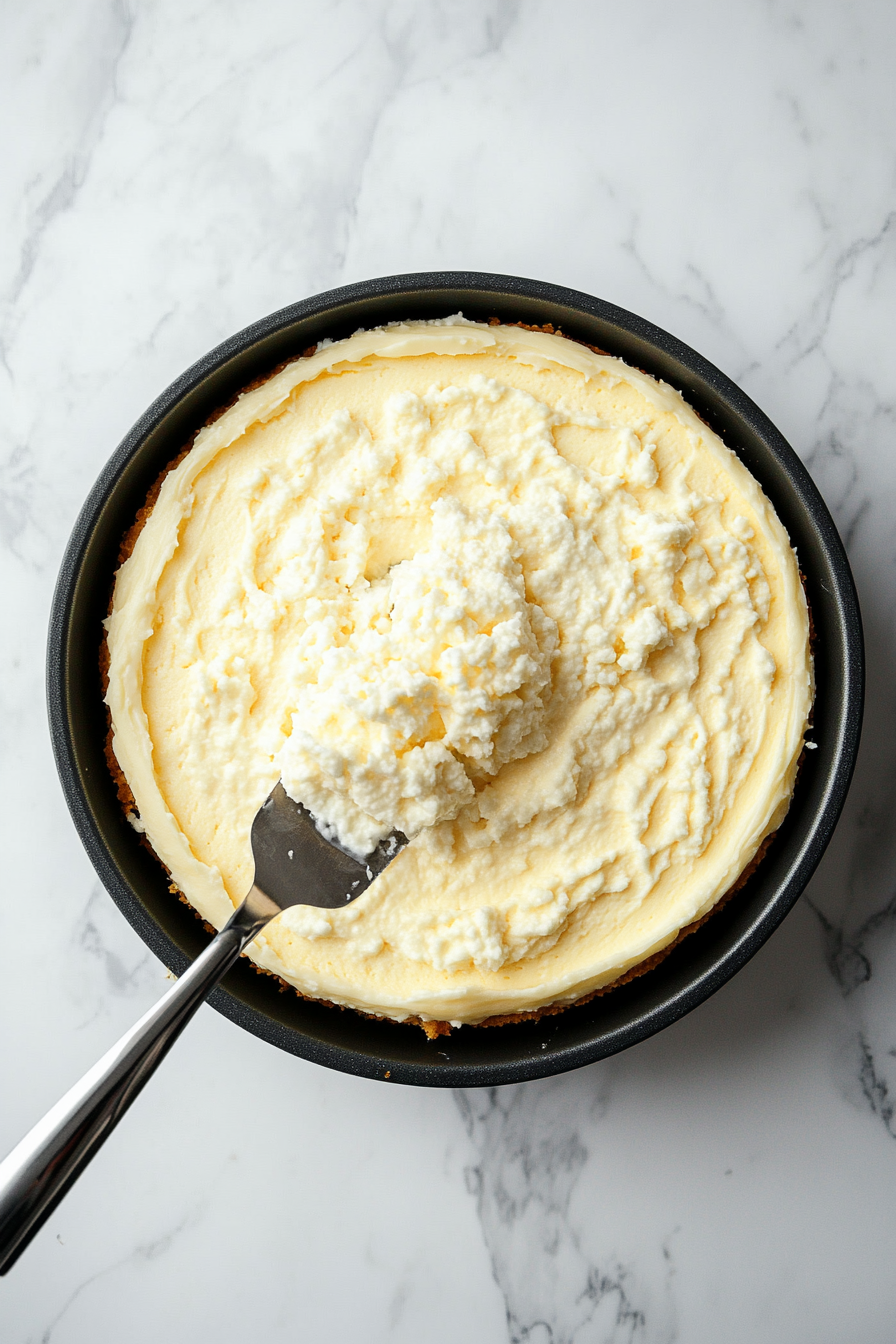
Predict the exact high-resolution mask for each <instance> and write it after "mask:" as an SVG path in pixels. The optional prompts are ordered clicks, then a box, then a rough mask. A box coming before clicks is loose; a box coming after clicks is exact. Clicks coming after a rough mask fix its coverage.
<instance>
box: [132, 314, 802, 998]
mask: <svg viewBox="0 0 896 1344" xmlns="http://www.w3.org/2000/svg"><path fill="white" fill-rule="evenodd" d="M107 626H108V643H109V652H110V679H109V690H108V696H107V700H108V704H109V707H110V710H111V714H112V723H113V730H114V750H115V754H116V757H117V759H118V761H119V764H120V765H121V768H122V770H123V771H124V774H125V776H126V778H127V780H128V783H129V784H130V786H131V789H132V791H133V794H134V798H135V800H136V805H137V809H138V815H136V816H134V817H133V821H134V824H135V825H136V826H137V827H138V829H145V831H146V834H147V836H148V838H149V839H150V841H151V843H152V845H153V847H154V849H155V851H156V853H157V854H158V855H159V857H160V858H161V859H162V860H163V861H164V862H165V863H166V864H167V866H168V867H169V868H170V870H171V873H172V876H173V879H174V881H175V882H176V883H177V885H178V887H179V888H180V889H181V890H182V891H183V892H184V893H185V894H186V895H187V896H188V898H189V899H190V901H191V902H192V904H193V905H194V906H195V907H196V909H197V910H199V911H200V912H201V914H202V915H203V916H205V918H207V919H209V920H210V921H211V922H212V923H214V924H215V925H216V927H219V928H220V927H221V926H222V924H223V923H224V922H225V921H226V919H227V918H228V917H229V915H230V913H231V911H232V909H233V907H234V905H236V904H237V903H238V902H239V901H240V900H241V899H242V897H243V896H244V895H245V893H246V891H247V890H248V888H249V886H250V884H251V881H252V873H253V867H252V856H251V850H250V847H249V828H250V825H251V822H252V818H253V816H254V814H255V812H256V810H257V809H258V807H259V805H260V804H261V802H262V801H263V800H264V798H265V797H266V795H267V794H268V792H269V791H270V790H271V788H272V787H273V785H274V784H275V783H276V781H277V779H278V778H279V777H281V775H282V777H283V779H284V782H285V783H286V786H287V788H288V789H289V791H290V792H292V793H293V794H294V796H296V797H299V798H301V800H302V801H303V802H305V803H306V804H307V805H308V806H309V807H310V808H311V810H312V811H314V812H315V814H316V815H317V816H318V817H319V818H320V819H321V822H322V824H323V825H325V826H326V827H328V828H329V830H330V831H331V832H335V833H336V834H338V836H339V838H340V839H341V840H342V841H343V842H344V843H347V844H348V845H349V846H350V847H352V848H354V849H355V850H356V852H359V853H363V852H366V851H368V850H369V849H370V848H372V846H373V845H374V844H376V842H377V840H378V839H379V837H380V836H382V835H384V834H387V833H388V832H389V831H390V830H391V829H392V828H393V827H395V826H398V827H400V828H401V829H404V830H405V831H406V833H407V834H409V835H412V836H413V838H412V840H411V843H410V844H409V845H408V846H407V848H406V849H404V850H403V851H402V852H401V853H400V854H399V855H398V857H397V858H396V859H395V860H394V861H393V863H392V864H391V865H390V866H389V867H388V868H387V869H386V871H385V872H384V873H383V874H382V875H381V876H380V877H379V878H377V880H376V881H375V882H374V883H373V884H372V886H371V887H370V888H369V889H368V891H367V892H365V893H364V895H363V896H361V897H360V898H359V899H358V900H356V901H355V902H353V903H352V904H351V905H349V906H347V907H346V908H345V909H340V910H337V911H320V910H316V909H313V908H311V907H302V906H299V907H294V908H293V909H291V910H288V911H286V912H285V913H284V914H282V915H281V916H279V917H278V919H277V920H275V921H274V922H273V923H272V924H271V925H269V926H268V928H267V929H266V930H265V932H264V933H263V934H262V935H261V936H260V937H259V938H258V939H257V941H256V942H255V943H254V944H253V945H252V949H251V953H252V956H253V957H254V958H255V959H256V961H257V962H258V963H259V964H260V965H262V966H265V967H267V968H268V969H270V970H272V971H274V972H276V973H277V974H278V975H281V976H283V977H284V978H285V979H286V980H288V981H290V982H291V983H292V984H294V985H295V986H296V987H297V988H298V989H300V990H301V991H302V992H303V993H306V994H310V995H313V996H315V997H318V998H323V999H329V1000H332V1001H333V1002H336V1003H341V1004H349V1005H351V1006H354V1007H357V1008H360V1009H362V1010H365V1011H369V1012H374V1013H381V1014H384V1015H386V1016H389V1017H394V1018H397V1019H403V1018H406V1017H410V1016H419V1017H421V1018H423V1019H424V1020H448V1021H451V1022H455V1023H456V1022H477V1021H481V1020H482V1019H483V1018H486V1017H489V1016H492V1015H495V1014H502V1013H514V1012H519V1011H524V1010H527V1009H533V1008H537V1007H541V1006H544V1005H546V1004H552V1003H558V1002H571V1001H574V1000H575V999H577V998H580V997H582V996H583V995H585V994H588V993H589V992H590V991H591V990H593V989H596V988H599V987H600V986H602V985H606V984H608V983H610V982H612V981H614V980H616V979H617V978H618V977H619V976H620V975H621V974H623V973H624V972H625V971H626V970H628V969H629V968H630V967H632V966H635V965H637V964H638V963H639V962H641V961H643V960H644V959H645V958H647V957H649V956H651V955H652V954H653V953H655V952H657V951H659V950H660V949H662V948H663V947H665V946H666V945H667V944H668V943H669V942H671V941H672V940H673V939H674V938H675V936H676V934H677V933H678V932H679V930H680V929H681V928H682V927H684V926H685V925H687V924H690V923H691V922H693V921H694V920H695V919H698V918H699V917H700V916H701V915H703V914H705V913H706V912H707V911H708V910H710V909H711V908H712V906H713V905H714V904H715V902H716V901H717V900H718V899H719V898H720V897H721V896H722V895H724V893H725V892H726V891H727V890H728V889H729V888H730V887H731V885H732V884H733V883H734V882H735V881H736V879H737V877H738V876H739V874H740V873H741V872H742V871H743V869H744V868H745V866H746V865H747V864H748V863H749V861H750V859H751V858H752V857H753V855H754V854H755V853H756V850H757V848H758V846H759V844H760V842H761V841H762V839H763V838H764V837H765V836H766V835H767V834H768V833H769V832H770V831H772V830H774V829H775V827H776V826H777V825H778V824H779V823H780V821H781V819H782V817H783V815H784V813H785V812H786V810H787V806H788V803H789V799H790V795H791V792H792V789H793V783H794V777H795V772H796V764H797V760H798V757H799V754H800V751H801V748H802V744H803V734H804V731H805V727H806V722H807V718H808V714H809V709H810V705H811V700H812V689H813V688H812V667H811V657H810V651H809V638H808V617H807V611H806V603H805V598H804V596H803V591H802V587H801V584H800V581H799V574H798V570H797V563H796V558H795V556H794V553H793V551H792V549H791V547H790V544H789V542H788V538H787V535H786V533H785V531H784V529H783V527H782V526H781V524H780V522H779V521H778V519H777V517H776V516H775V514H774V512H773V510H772V508H771V505H770V504H769V502H768V500H767V499H766V498H765V496H764V494H763V493H762V491H761V490H760V488H759V486H758V484H757V483H756V481H755V480H754V479H753V477H752V476H750V474H749V473H748V472H747V471H746V469H745V468H744V467H743V466H742V465H741V463H740V462H739V461H738V459H737V458H736V457H735V456H734V455H733V454H732V453H731V452H730V451H729V450H728V449H727V448H726V447H725V446H724V444H723V443H722V442H721V441H720V440H719V439H718V438H717V436H716V435H715V434H713V433H712V431H710V430H709V429H708V428H707V427H706V425H704V424H703V423H702V422H701V421H700V420H699V419H698V417H697V416H696V415H695V414H694V412H693V411H692V410H691V409H690V408H689V407H688V406H687V405H686V403H685V402H684V401H683V400H682V398H681V397H680V395H679V394H678V393H677V392H675V391H673V390H672V389H671V388H669V387H667V386H665V385H664V384H661V383H658V382H656V381H655V380H653V379H651V378H649V377H647V376H646V375H644V374H641V373H639V372H637V371H636V370H633V369H631V368H628V367H627V366H626V365H625V364H623V363H622V362H621V361H620V360H617V359H613V358H610V357H608V356H602V355H596V354H593V353H592V352H591V351H589V350H587V349H586V348H585V347H583V346H580V345H577V344H575V343H573V342H571V341H567V340H565V339H563V338H561V337H558V336H552V335H548V334H544V333H538V332H526V331H523V330H519V329H515V328H508V327H486V326H481V325H478V324H473V323H467V322H465V321H463V319H460V318H457V319H451V320H449V321H448V322H438V323H415V324H408V325H397V326H393V327H388V328H385V329H383V330H380V331H373V332H367V333H361V334H359V335H357V336H353V337H351V338H350V339H349V340H346V341H341V342H338V343H335V344H329V345H326V346H325V348H319V349H318V352H317V353H316V354H315V355H313V356H312V357H311V358H308V359H300V360H297V361H296V362H295V363H293V364H291V365H289V366H288V367H287V368H286V369H284V370H283V371H282V372H281V373H279V374H277V375H276V376H274V377H273V378H271V379H269V380H268V382H266V383H265V384H264V385H263V386H262V387H260V388H258V389H256V390H254V391H252V392H249V393H246V394H244V395H243V396H242V397H241V398H240V399H239V401H238V402H237V403H236V405H235V406H233V407H232V408H231V409H230V410H229V411H228V412H227V413H226V414H225V415H223V416H222V417H221V418H220V419H219V420H217V421H216V422H215V423H214V424H212V425H211V426H210V427H208V428H206V429H204V430H203V431H202V432H201V433H200V435H199V436H198V438H197V440H196V443H195V445H194V447H193V449H192V450H191V452H190V453H189V454H188V456H187V457H186V458H185V459H184V461H183V462H182V463H181V464H180V466H178V467H177V468H176V469H175V470H174V471H172V472H170V473H169V475H168V476H167V477H166V479H165V482H164V484H163V486H162V490H161V493H160V495H159V498H158V501H157V503H156V505H155V507H154V509H153V512H152V514H151V516H150V518H149V520H148V522H147V523H146V525H145V527H144V528H143V531H142V532H141V534H140V536H139V538H138V540H137V543H136V545H135V547H134V551H133V554H132V555H131V557H130V558H129V559H128V560H127V562H126V563H125V564H124V565H123V566H122V568H121V570H120V571H119V573H118V577H117V581H116V587H115V596H114V603H113V610H112V614H111V616H110V618H109V620H108V622H107Z"/></svg>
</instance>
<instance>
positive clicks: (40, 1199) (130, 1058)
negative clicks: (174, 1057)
mask: <svg viewBox="0 0 896 1344" xmlns="http://www.w3.org/2000/svg"><path fill="white" fill-rule="evenodd" d="M254 931H255V930H253V929H252V928H248V929H247V928H246V927H245V926H243V925H241V924H240V923H238V922H237V921H236V916H234V919H233V920H231V922H230V923H229V924H228V925H227V926H226V927H225V928H224V929H222V930H221V932H220V933H219V934H218V935H217V937H216V938H215V939H214V940H213V942H212V943H211V944H210V945H209V946H208V947H207V948H206V949H205V951H204V952H202V953H201V955H200V956H199V957H198V958H197V959H196V961H194V962H193V965H192V966H191V967H190V968H189V970H188V971H186V972H185V973H184V974H183V975H182V976H181V977H180V979H179V980H178V982H177V984H175V985H173V986H172V987H171V989H169V990H168V993H167V994H166V995H165V996H164V997H163V998H162V999H160V1000H159V1002H158V1003H157V1004H156V1005H155V1007H153V1008H150V1010H149V1012H148V1013H146V1014H145V1015H144V1016H143V1017H141V1019H140V1021H139V1022H138V1023H137V1025H136V1026H135V1027H132V1028H131V1030H130V1031H128V1032H126V1033H125V1035H124V1036H122V1038H121V1040H120V1041H119V1042H118V1044H117V1045H113V1047H112V1049H111V1050H109V1051H107V1052H106V1054H105V1055H103V1057H102V1059H101V1060H100V1061H99V1062H98V1063H97V1064H94V1066H93V1068H92V1069H90V1070H88V1072H87V1073H85V1075H84V1077H83V1078H82V1079H81V1081H80V1082H78V1083H76V1084H75V1086H74V1087H73V1088H71V1089H70V1090H69V1091H68V1092H66V1094H65V1096H64V1097H63V1098H62V1099H61V1101H58V1102H57V1103H56V1105H55V1106H54V1107H53V1108H52V1110H50V1111H48V1112H47V1114H46V1115H45V1116H44V1118H43V1119H42V1120H39V1121H38V1123H37V1124H36V1125H35V1126H34V1128H33V1129H32V1130H31V1131H30V1133H28V1134H26V1135H25V1137H24V1139H22V1141H21V1142H20V1143H18V1144H17V1145H16V1147H15V1148H13V1150H12V1152H11V1153H10V1154H9V1156H8V1157H7V1158H6V1159H5V1160H4V1161H3V1162H2V1163H0V1274H5V1273H6V1272H7V1270H8V1269H10V1268H11V1266H12V1265H13V1264H14V1263H15V1261H16V1260H17V1259H18V1257H19V1256H20V1255H21V1253H22V1251H23V1250H24V1249H25V1247H26V1246H27V1245H28V1243H29V1242H30V1241H31V1238H32V1237H33V1236H34V1235H35V1233H36V1232H37V1231H38V1230H39V1229H40V1228H41V1227H42V1226H43V1224H44V1222H45V1221H46V1219H47V1218H49V1216H50V1214H51V1213H52V1212H53V1210H54V1209H55V1208H56V1205H57V1204H58V1203H59V1201H60V1200H61V1199H62V1197H63V1195H65V1194H66V1193H67V1192H68V1190H69V1189H70V1188H71V1186H72V1185H74V1183H75V1181H76V1180H77V1179H78V1177H79V1176H80V1174H81V1172H82V1171H83V1170H84V1168H85V1167H86V1166H87V1164H88V1162H89V1161H90V1160H91V1158H92V1157H93V1156H94V1154H95V1153H96V1152H98V1150H99V1149H100V1147H101V1146H102V1144H103V1143H104V1142H105V1141H106V1139H107V1138H108V1137H109V1135H110V1134H111V1133H112V1130H113V1129H114V1128H115V1126H116V1125H117V1124H118V1122H119V1120H120V1119H121V1117H122V1116H123V1115H124V1113H125V1111H126V1110H127V1109H128V1107H129V1106H130V1104H131V1102H132V1101H133V1100H134V1098H135V1097H136V1096H137V1094H138V1093H139V1092H140V1090H141V1089H142V1087H143V1086H144V1084H145V1083H146V1082H148V1080H149V1078H150V1077H151V1076H152V1074H153V1073H154V1072H155V1070H156V1068H157V1067H158V1065H159V1064H160V1063H161V1061H162V1060H163V1059H164V1057H165V1055H166V1054H167V1053H168V1051H169V1050H170V1049H171V1046H172V1045H173V1044H174V1042H175V1041H176V1040H177V1038H178V1036H179V1035H180V1033H181V1032H182V1031H183V1029H184V1027H185V1026H186V1025H187V1023H188V1022H189V1021H190V1019H191V1017H192V1016H193V1014H194V1013H195V1012H196V1010H197V1009H198V1008H199V1006H200V1005H201V1003H202V1002H203V1000H204V999H205V998H206V997H207V995H208V994H209V993H210V992H211V990H212V989H214V987H215V985H216V984H217V983H218V981H219V980H220V979H221V977H222V976H223V975H224V974H225V972H226V971H227V970H228V969H229V968H230V967H231V966H232V965H233V963H234V962H235V961H236V959H237V957H238V956H239V954H240V952H241V951H242V950H243V948H244V947H245V945H246V943H248V942H249V941H250V939H251V938H252V937H253V935H254Z"/></svg>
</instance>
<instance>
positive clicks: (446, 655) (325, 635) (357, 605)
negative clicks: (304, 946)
mask: <svg viewBox="0 0 896 1344" xmlns="http://www.w3.org/2000/svg"><path fill="white" fill-rule="evenodd" d="M519 554H520V547H519V545H518V544H517V543H516V542H514V540H513V538H512V537H511V535H510V533H509V532H508V530H507V527H506V525H505V524H504V522H503V521H502V520H501V519H500V518H496V517H494V516H493V515H490V514H489V513H486V512H483V511H482V510H478V511H473V510H467V509H465V508H464V507H463V506H462V505H461V504H459V503H458V502H457V501H456V500H453V499H437V500H436V501H435V502H434V503H433V505H432V540H431V542H430V544H429V546H427V547H426V548H425V549H424V550H422V551H420V552H418V553H417V554H416V555H415V556H413V557H412V558H411V559H408V560H403V561H400V562H399V563H398V564H396V565H394V566H393V567H392V568H391V569H390V570H389V572H388V573H387V574H386V575H385V576H384V577H383V578H380V579H375V580H374V581H373V582H372V583H370V582H367V581H366V580H362V582H361V584H360V585H357V586H356V587H355V588H354V589H352V590H348V591H347V592H346V594H345V600H344V602H342V603H340V604H338V607H339V609H338V610H336V611H332V612H330V613H328V616H327V618H326V620H325V622H324V626H325V628H322V626H321V625H316V626H315V627H313V628H312V630H311V631H310V632H309V634H308V635H307V636H306V638H305V640H304V641H303V643H302V646H301V647H300V650H299V657H298V666H297V669H296V692H295V698H296V701H297V705H298V708H297V709H296V711H295V712H294V713H293V715H292V731H291V733H290V736H289V738H288V740H287V742H286V744H285V745H284V747H283V748H282V749H281V751H280V754H279V757H278V761H279V765H280V771H281V776H282V780H283V786H284V788H285V789H286V791H287V792H288V793H289V794H290V795H291V797H293V798H295V799H296V800H297V801H299V802H302V803H304V804H305V806H306V807H307V808H308V809H309V811H311V812H312V813H313V814H314V815H315V817H316V819H317V821H318V824H319V825H321V828H322V829H323V830H324V831H325V833H332V834H333V835H334V837H335V838H336V839H337V840H338V841H339V842H340V844H342V845H344V846H345V847H346V848H348V849H351V850H353V851H354V852H356V853H358V854H367V853H369V852H370V851H371V850H372V849H374V848H375V846H376V844H377V843H378V842H379V841H380V840H382V839H383V838H385V836H387V835H388V834H389V833H390V831H392V830H399V831H403V832H404V834H405V835H407V836H409V837H411V836H414V835H416V834H417V833H418V831H420V830H421V829H422V828H423V827H424V826H432V825H434V824H435V823H436V822H440V821H448V820H452V819H453V818H454V817H456V816H457V814H458V812H459V811H460V809H461V807H463V805H464V804H465V803H469V802H470V801H471V800H472V799H473V798H474V797H475V788H474V781H475V780H477V779H481V778H483V777H488V776H490V775H494V774H496V773H497V771H498V770H499V769H500V767H501V766H502V765H505V764H506V763H507V762H508V761H512V760H516V759H518V758H520V757H523V756H527V755H528V754H529V753H530V752H535V751H541V750H542V749H543V748H544V746H545V743H546V738H545V731H544V718H545V705H546V703H547V701H548V700H549V698H550V680H551V657H552V655H553V653H554V652H555V650H556V647H557V626H556V623H555V622H554V621H553V620H551V618H550V617H548V616H546V615H545V614H544V612H543V611H542V610H541V608H540V607H539V606H537V604H535V603H533V602H529V601H527V599H526V587H525V581H524V579H523V573H522V570H521V568H520V565H519ZM321 644H323V646H324V647H323V651H322V652H319V651H318V650H319V648H320V646H321Z"/></svg>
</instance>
